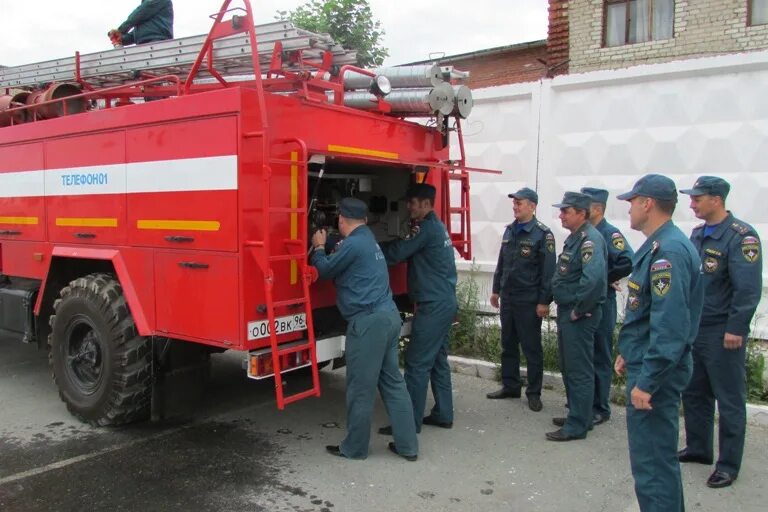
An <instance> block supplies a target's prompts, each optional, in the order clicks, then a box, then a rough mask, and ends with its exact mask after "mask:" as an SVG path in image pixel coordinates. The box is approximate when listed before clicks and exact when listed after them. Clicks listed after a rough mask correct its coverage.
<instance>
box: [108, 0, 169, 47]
mask: <svg viewBox="0 0 768 512" xmlns="http://www.w3.org/2000/svg"><path fill="white" fill-rule="evenodd" d="M107 35H108V36H109V38H110V40H112V42H113V44H121V45H123V46H128V45H132V44H144V43H152V42H155V41H164V40H166V39H173V2H172V1H171V0H141V5H139V6H138V7H137V8H136V9H134V11H133V12H132V13H131V14H130V15H129V16H128V19H127V20H125V21H124V22H123V23H122V24H121V25H120V26H119V27H117V28H116V29H112V30H110V31H109V33H108V34H107Z"/></svg>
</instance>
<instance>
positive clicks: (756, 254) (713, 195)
mask: <svg viewBox="0 0 768 512" xmlns="http://www.w3.org/2000/svg"><path fill="white" fill-rule="evenodd" d="M730 188H731V187H730V185H729V184H728V182H727V181H725V180H724V179H722V178H718V177H714V176H702V177H700V178H699V179H698V180H696V183H695V184H694V185H693V188H690V189H687V190H681V191H680V192H682V193H684V194H688V195H690V196H691V209H692V210H693V213H694V214H695V215H696V217H697V218H699V219H701V220H703V221H704V224H702V225H700V226H698V227H696V228H695V229H694V230H693V234H692V235H691V242H693V245H694V246H696V249H697V250H698V252H699V256H700V257H701V259H702V262H703V267H702V268H703V269H704V290H705V294H704V297H705V298H704V311H703V313H702V315H701V324H700V326H699V334H698V336H697V337H696V341H695V342H694V344H693V376H692V377H691V382H690V383H689V384H688V388H687V389H686V390H685V392H684V393H683V409H684V411H685V437H686V447H685V448H684V449H683V450H681V451H680V452H679V453H678V458H679V460H680V462H699V463H702V464H707V465H709V464H712V459H713V453H712V445H713V436H714V421H715V401H717V410H718V412H719V413H720V420H719V422H718V423H719V435H718V439H719V441H720V453H719V457H718V459H717V465H716V466H715V471H714V472H713V473H712V475H711V476H710V477H709V479H708V480H707V485H708V486H709V487H715V488H719V487H727V486H729V485H731V484H732V483H733V481H734V480H736V477H737V476H738V475H739V469H740V467H741V458H742V455H743V453H744V435H745V433H746V415H747V412H746V399H747V390H746V369H745V357H746V344H747V342H746V338H747V335H748V334H749V324H750V322H751V321H752V316H753V315H754V314H755V310H756V309H757V305H758V303H759V302H760V294H761V292H762V270H763V265H762V258H761V254H760V238H759V237H758V235H757V231H755V229H754V228H753V227H752V226H750V225H749V224H747V223H746V222H743V221H741V220H739V219H737V218H735V217H734V216H733V214H732V213H731V212H729V211H728V210H726V209H725V199H726V197H727V196H728V192H729V191H730Z"/></svg>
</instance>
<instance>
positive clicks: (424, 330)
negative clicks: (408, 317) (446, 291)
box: [405, 298, 457, 432]
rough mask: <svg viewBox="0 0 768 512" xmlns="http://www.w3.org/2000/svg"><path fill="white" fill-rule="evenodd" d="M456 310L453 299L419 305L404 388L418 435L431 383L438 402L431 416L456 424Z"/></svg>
mask: <svg viewBox="0 0 768 512" xmlns="http://www.w3.org/2000/svg"><path fill="white" fill-rule="evenodd" d="M456 308H457V306H456V300H455V299H453V300H451V299H450V298H449V299H448V300H445V301H430V302H419V303H418V304H417V305H416V312H415V315H414V317H413V325H412V328H411V340H410V343H408V348H407V349H406V352H405V384H406V386H407V387H408V393H409V394H410V395H411V403H412V405H413V419H414V422H415V425H416V432H421V423H422V419H423V416H424V408H425V407H426V403H427V387H428V385H429V383H430V382H431V383H432V395H433V396H434V398H435V405H434V407H433V408H432V412H431V413H430V416H432V417H433V418H434V419H435V420H437V421H439V422H441V423H453V391H452V388H451V368H450V367H449V366H448V342H449V339H448V333H449V331H450V329H451V324H452V323H453V320H454V318H456Z"/></svg>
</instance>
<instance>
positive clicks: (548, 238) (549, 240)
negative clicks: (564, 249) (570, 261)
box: [544, 233, 555, 252]
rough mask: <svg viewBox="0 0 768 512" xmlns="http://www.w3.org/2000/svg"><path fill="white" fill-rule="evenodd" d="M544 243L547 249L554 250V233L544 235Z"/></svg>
mask: <svg viewBox="0 0 768 512" xmlns="http://www.w3.org/2000/svg"><path fill="white" fill-rule="evenodd" d="M544 245H545V246H546V247H547V251H549V252H555V235H553V234H552V233H547V234H546V235H544Z"/></svg>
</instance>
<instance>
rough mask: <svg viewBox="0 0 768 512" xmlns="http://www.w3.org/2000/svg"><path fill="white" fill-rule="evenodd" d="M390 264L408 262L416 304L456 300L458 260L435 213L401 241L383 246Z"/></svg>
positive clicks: (382, 248)
mask: <svg viewBox="0 0 768 512" xmlns="http://www.w3.org/2000/svg"><path fill="white" fill-rule="evenodd" d="M381 250H382V252H383V253H384V257H385V258H386V260H387V264H389V265H394V264H396V263H400V262H401V261H405V260H408V294H409V295H410V296H411V299H412V300H413V301H414V302H431V301H445V300H456V256H455V253H454V250H453V243H451V238H450V237H449V236H448V231H447V230H446V229H445V225H444V224H443V223H442V222H441V221H440V219H438V218H437V216H436V215H435V213H434V212H429V213H428V214H427V216H426V217H424V219H423V220H422V221H420V222H418V223H417V224H414V226H413V228H412V230H411V234H410V235H409V236H408V237H407V238H404V239H402V240H393V241H390V242H384V243H382V244H381Z"/></svg>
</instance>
